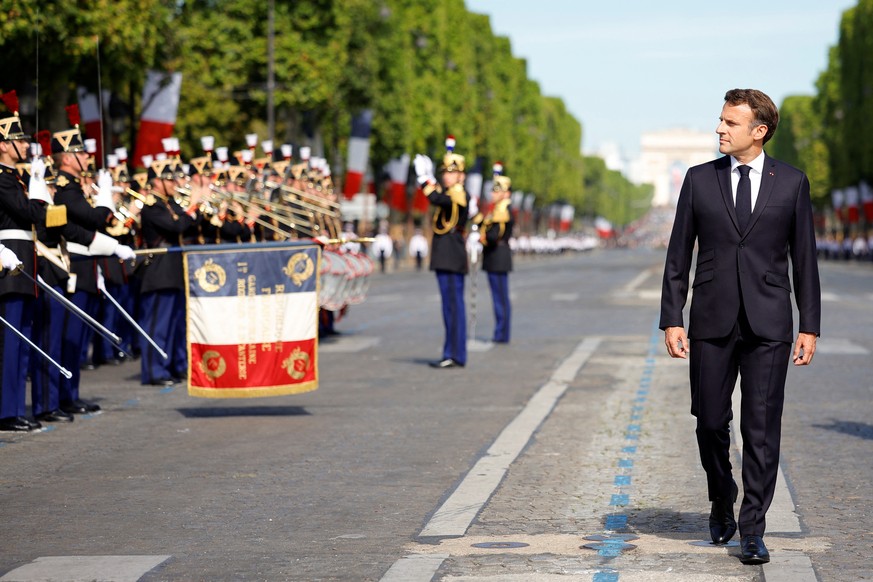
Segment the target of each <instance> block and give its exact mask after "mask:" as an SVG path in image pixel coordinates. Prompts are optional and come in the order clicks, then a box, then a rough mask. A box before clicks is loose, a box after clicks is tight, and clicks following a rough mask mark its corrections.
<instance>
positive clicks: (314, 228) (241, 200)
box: [209, 184, 318, 237]
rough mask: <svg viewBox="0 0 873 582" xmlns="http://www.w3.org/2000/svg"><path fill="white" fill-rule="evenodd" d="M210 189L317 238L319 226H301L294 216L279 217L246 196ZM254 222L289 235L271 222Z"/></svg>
mask: <svg viewBox="0 0 873 582" xmlns="http://www.w3.org/2000/svg"><path fill="white" fill-rule="evenodd" d="M209 188H210V190H212V191H213V192H214V193H215V194H217V195H219V196H223V197H225V198H226V199H228V200H232V201H235V202H239V203H240V204H241V205H242V206H244V207H245V209H246V210H249V209H250V208H251V207H253V206H254V207H255V209H256V210H257V211H258V212H260V213H261V214H262V215H264V216H266V217H267V218H272V219H273V220H275V221H276V222H278V223H280V224H283V225H284V226H287V227H288V228H290V229H292V230H299V231H300V232H302V233H303V234H304V235H306V236H310V237H313V236H316V231H317V230H318V225H315V224H310V225H304V224H300V223H299V222H297V221H296V220H295V219H294V217H292V216H282V215H279V214H277V213H275V212H271V211H269V210H267V209H266V208H264V207H263V206H261V205H260V204H256V203H255V202H253V201H252V200H249V199H247V198H246V197H245V196H241V195H237V194H235V193H233V192H228V191H227V190H222V189H221V188H219V187H218V186H215V185H214V184H210V185H209ZM310 219H311V217H310ZM254 221H255V222H256V223H258V224H260V225H261V226H263V227H265V228H269V229H270V230H272V231H273V232H278V233H279V234H282V235H283V236H287V235H288V233H287V232H286V231H284V230H281V229H278V230H277V229H276V227H275V226H274V225H272V224H270V223H269V222H266V221H264V220H261V219H260V218H255V219H254Z"/></svg>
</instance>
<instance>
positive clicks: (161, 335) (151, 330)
mask: <svg viewBox="0 0 873 582" xmlns="http://www.w3.org/2000/svg"><path fill="white" fill-rule="evenodd" d="M140 307H141V310H142V313H143V319H142V322H141V323H140V325H141V326H142V328H143V329H144V330H145V332H146V333H147V334H148V335H149V336H150V337H151V338H152V339H153V340H154V341H155V343H156V344H158V345H159V346H161V349H163V350H164V351H165V352H167V355H168V356H169V359H167V360H165V359H163V358H162V357H161V356H160V354H158V352H156V351H155V349H154V348H153V347H152V346H151V344H149V343H148V341H147V340H146V339H145V338H142V339H141V341H140V348H141V350H142V363H141V364H142V365H141V373H140V380H141V382H142V383H143V384H150V383H152V382H160V381H162V380H169V379H172V378H182V377H184V376H185V375H186V374H187V371H188V346H187V344H186V336H185V333H186V328H185V315H186V313H185V293H184V291H181V290H177V289H161V290H159V291H150V292H148V293H143V294H142V297H141V302H140Z"/></svg>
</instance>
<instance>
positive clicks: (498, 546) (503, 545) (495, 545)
mask: <svg viewBox="0 0 873 582" xmlns="http://www.w3.org/2000/svg"><path fill="white" fill-rule="evenodd" d="M529 545H530V544H526V543H524V542H479V543H478V544H473V547H474V548H485V549H488V550H505V549H507V548H510V549H511V548H526V547H528V546H529Z"/></svg>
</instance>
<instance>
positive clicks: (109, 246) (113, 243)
mask: <svg viewBox="0 0 873 582" xmlns="http://www.w3.org/2000/svg"><path fill="white" fill-rule="evenodd" d="M119 246H121V245H119V244H118V241H117V240H115V239H114V238H112V237H111V236H109V235H106V234H103V233H102V232H95V233H94V240H92V241H91V244H90V245H88V254H90V255H91V256H95V257H108V256H110V255H114V254H115V249H117V248H118V247H119Z"/></svg>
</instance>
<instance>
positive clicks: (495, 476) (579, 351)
mask: <svg viewBox="0 0 873 582" xmlns="http://www.w3.org/2000/svg"><path fill="white" fill-rule="evenodd" d="M598 345H600V338H587V339H585V340H584V341H582V342H581V343H580V344H579V345H578V346H577V347H576V349H575V350H574V351H573V353H572V354H571V355H570V356H569V357H568V358H567V359H566V360H564V361H563V362H562V363H561V364H560V365H559V366H558V368H557V369H556V370H555V372H554V373H553V374H552V377H551V378H550V379H549V381H548V382H546V383H545V384H544V385H543V386H542V387H540V389H539V390H537V392H536V393H535V394H534V395H533V396H532V397H531V399H530V400H529V401H528V403H527V405H525V407H524V408H523V409H522V410H521V412H519V414H518V415H517V416H516V417H515V418H514V419H513V420H512V421H511V422H510V423H509V424H508V425H507V426H506V428H504V429H503V431H502V432H501V433H500V435H499V436H498V437H497V439H496V440H495V441H494V444H492V445H491V447H490V448H489V449H488V451H487V452H486V453H485V455H484V456H483V457H482V458H480V459H479V460H478V461H477V462H476V464H475V465H474V466H473V468H472V469H470V471H469V472H468V473H467V475H466V477H464V479H463V480H462V481H461V483H460V484H459V485H458V487H457V489H455V490H454V491H453V492H452V494H451V495H450V496H449V497H448V499H446V500H445V501H444V502H443V504H442V505H441V506H440V507H439V508H438V509H437V510H436V512H435V513H434V514H433V516H432V517H431V518H430V521H428V522H427V524H426V525H425V526H424V529H422V530H421V533H419V534H418V535H419V537H449V536H463V535H464V534H465V533H466V532H467V528H469V527H470V524H471V523H472V522H473V520H474V519H475V518H476V516H477V515H478V514H479V512H480V511H481V510H482V507H483V506H484V505H485V503H487V501H488V499H490V498H491V495H492V494H493V493H494V491H495V490H496V489H497V486H498V485H500V482H501V481H502V480H503V477H504V476H505V475H506V471H507V469H508V468H509V466H510V465H511V464H512V462H513V461H515V459H516V458H517V457H518V455H519V454H520V453H521V451H522V449H523V448H524V447H525V445H527V443H528V442H529V441H530V438H531V435H533V433H534V431H536V429H537V428H538V427H539V426H540V424H542V422H543V420H545V418H546V417H547V416H548V415H549V413H550V412H551V411H552V409H553V408H554V406H555V403H556V402H557V401H558V399H559V398H560V397H561V396H562V395H563V394H564V392H565V391H566V390H567V384H568V383H569V382H571V381H572V380H573V378H575V376H576V374H577V373H578V371H579V369H580V368H581V367H582V366H583V365H584V364H585V362H586V361H587V360H588V358H590V357H591V355H592V354H593V353H594V351H595V350H596V349H597V346H598Z"/></svg>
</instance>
